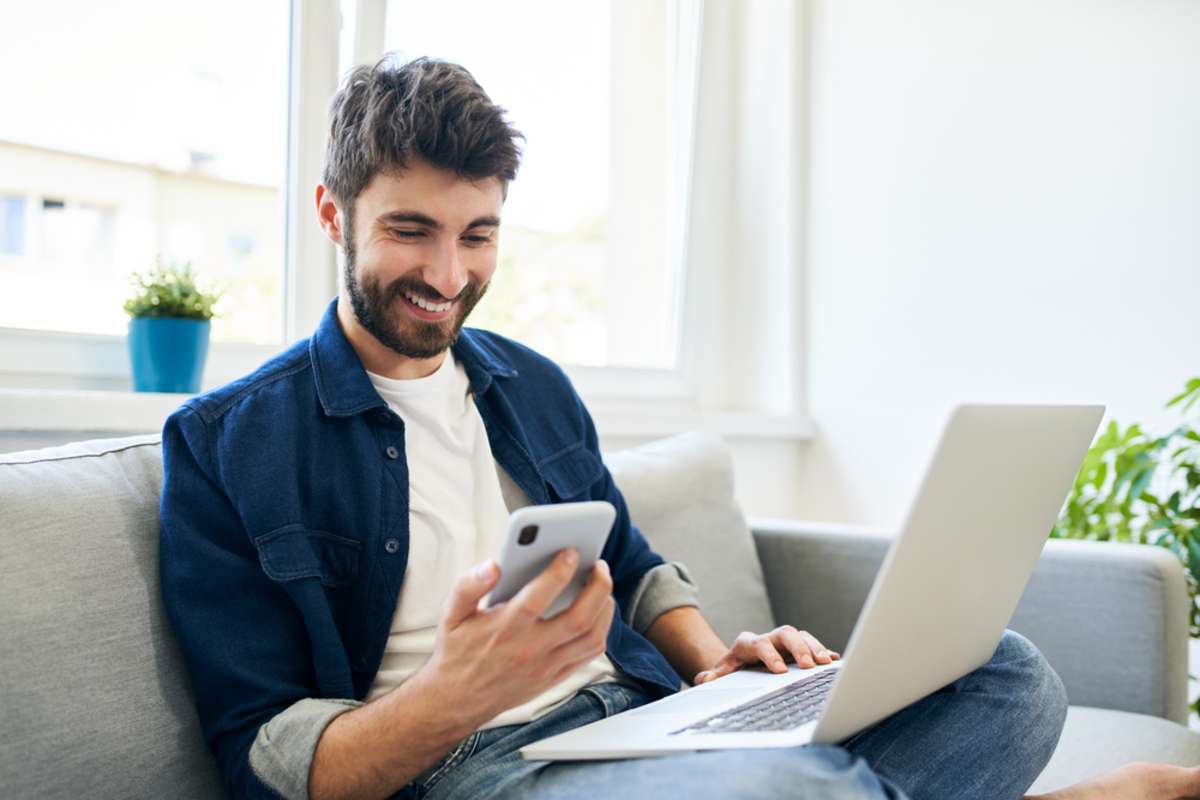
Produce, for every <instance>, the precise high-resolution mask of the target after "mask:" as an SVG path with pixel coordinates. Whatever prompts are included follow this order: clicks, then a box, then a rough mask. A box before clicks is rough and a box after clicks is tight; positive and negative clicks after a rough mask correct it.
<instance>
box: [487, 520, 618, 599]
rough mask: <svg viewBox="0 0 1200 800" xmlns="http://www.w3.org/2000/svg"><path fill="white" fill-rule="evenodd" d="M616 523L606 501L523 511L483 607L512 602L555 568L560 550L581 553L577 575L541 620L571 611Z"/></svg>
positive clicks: (512, 522)
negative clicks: (537, 578) (546, 570)
mask: <svg viewBox="0 0 1200 800" xmlns="http://www.w3.org/2000/svg"><path fill="white" fill-rule="evenodd" d="M616 518H617V510H616V509H615V508H613V505H612V503H609V502H607V501H605V500H592V501H588V502H586V503H554V504H552V505H545V506H527V507H525V508H518V509H517V510H516V511H514V512H513V513H512V514H511V515H510V516H509V518H508V533H507V535H506V536H505V537H504V546H503V548H502V549H501V551H500V582H499V583H497V584H496V587H495V588H494V589H492V591H490V592H488V594H487V597H485V598H484V604H485V605H489V606H491V605H495V604H497V603H503V602H504V601H506V600H510V599H512V597H513V596H514V595H515V594H516V593H517V592H519V591H521V587H523V586H524V585H525V584H527V583H529V582H530V581H531V580H533V579H534V578H536V577H537V576H538V575H540V574H541V572H542V570H544V569H546V567H548V566H550V562H551V561H553V560H554V556H555V555H557V554H558V551H559V550H562V549H563V548H566V547H573V548H575V549H576V550H577V551H578V552H579V564H578V565H577V566H576V567H575V575H574V576H573V577H572V578H571V582H570V583H569V584H568V585H567V588H566V589H564V590H563V591H562V593H561V594H560V595H559V596H558V597H556V598H555V599H554V602H553V603H551V604H550V607H549V608H548V609H546V613H544V614H542V619H550V618H551V617H553V616H554V615H556V614H559V613H561V612H562V611H564V610H566V609H567V608H568V607H569V606H570V605H571V603H573V602H575V598H576V597H578V596H579V593H580V592H581V591H583V587H584V586H585V585H586V584H587V580H588V575H590V574H591V571H592V567H593V566H594V565H595V563H596V561H598V560H599V558H600V552H601V551H602V550H603V549H604V542H605V541H606V540H607V539H608V534H609V532H610V531H611V530H612V526H613V520H615V519H616Z"/></svg>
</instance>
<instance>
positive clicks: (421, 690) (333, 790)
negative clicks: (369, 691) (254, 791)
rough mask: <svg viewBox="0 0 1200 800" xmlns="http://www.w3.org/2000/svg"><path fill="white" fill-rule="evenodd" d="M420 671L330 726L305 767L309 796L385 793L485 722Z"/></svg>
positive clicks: (325, 798)
mask: <svg viewBox="0 0 1200 800" xmlns="http://www.w3.org/2000/svg"><path fill="white" fill-rule="evenodd" d="M461 708H462V704H461V703H457V702H455V698H454V697H453V695H452V692H451V691H449V687H446V686H444V685H442V683H441V682H439V681H438V680H437V679H436V676H433V675H430V674H428V673H426V672H425V671H424V670H422V671H419V672H417V673H416V674H415V675H413V676H412V677H411V678H409V679H408V680H407V681H405V682H404V683H402V684H401V685H400V686H398V687H397V688H396V689H394V690H393V691H391V692H389V693H388V694H386V695H384V696H383V697H381V698H379V699H378V700H375V701H374V702H371V703H367V704H366V705H364V706H361V707H360V708H356V709H355V710H353V711H348V712H346V713H344V714H341V715H340V716H338V717H337V718H335V719H334V720H333V722H331V723H330V724H329V727H327V728H326V729H325V732H324V733H323V734H322V735H321V738H320V740H319V741H318V742H317V749H316V752H315V753H314V755H313V760H312V766H311V769H310V771H309V779H308V783H309V797H310V798H313V800H330V799H331V798H343V797H354V798H365V797H389V796H391V795H392V794H394V793H395V792H397V791H399V789H400V788H401V787H403V786H405V785H406V784H408V783H409V782H411V781H412V780H413V779H414V778H416V777H417V776H418V775H420V774H421V773H422V772H424V771H425V770H427V769H429V767H431V766H433V765H434V764H435V763H437V761H438V759H440V758H442V757H443V756H444V755H445V754H446V753H448V752H449V751H450V748H452V747H453V746H454V745H455V744H456V743H457V742H458V741H460V740H461V739H463V738H464V737H466V736H468V735H470V733H471V732H472V731H474V730H475V729H476V728H477V727H478V726H479V724H481V723H482V722H483V721H484V720H475V719H473V718H471V717H469V716H466V715H464V714H462V713H455V712H456V710H459V709H461Z"/></svg>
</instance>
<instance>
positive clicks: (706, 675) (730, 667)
mask: <svg viewBox="0 0 1200 800" xmlns="http://www.w3.org/2000/svg"><path fill="white" fill-rule="evenodd" d="M743 663H744V662H743V661H742V660H741V659H739V658H737V657H736V656H733V655H732V654H731V653H727V654H726V655H725V657H724V658H722V659H721V660H720V661H718V662H717V664H716V666H714V667H712V668H711V669H706V670H704V671H703V672H698V673H696V677H695V679H693V680H692V685H693V686H695V685H696V684H697V682H699V683H708V682H709V681H713V680H716V679H717V678H720V677H723V676H725V675H728V674H729V673H731V672H737V671H738V670H739V669H741V668H742V666H743ZM701 676H703V677H701Z"/></svg>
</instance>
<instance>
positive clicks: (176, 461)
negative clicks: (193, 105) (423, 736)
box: [160, 301, 680, 797]
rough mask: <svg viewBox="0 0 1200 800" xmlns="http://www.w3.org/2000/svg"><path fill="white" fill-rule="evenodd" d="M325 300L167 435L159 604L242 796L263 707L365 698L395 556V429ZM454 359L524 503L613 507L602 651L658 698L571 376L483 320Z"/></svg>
mask: <svg viewBox="0 0 1200 800" xmlns="http://www.w3.org/2000/svg"><path fill="white" fill-rule="evenodd" d="M335 308H336V301H335V303H334V304H331V305H330V307H329V309H328V311H327V312H326V314H325V316H324V318H323V319H322V321H321V323H320V325H319V327H318V329H317V331H316V333H315V334H314V335H313V336H312V337H311V338H310V339H308V340H304V341H301V342H298V343H297V344H295V345H294V346H292V347H291V348H289V349H288V350H286V351H285V352H283V353H282V354H280V355H279V356H277V357H275V358H274V359H272V360H271V361H269V362H268V363H266V364H265V365H263V366H262V367H261V368H259V369H258V370H257V371H256V372H254V373H253V374H251V375H249V376H247V377H245V378H242V379H240V380H237V381H235V382H233V383H231V384H229V385H227V386H224V387H222V388H220V389H217V390H215V391H213V392H210V393H208V394H205V395H203V396H200V397H197V398H194V399H192V400H189V401H188V402H187V403H185V404H184V405H183V406H182V407H181V408H179V409H178V410H177V411H176V412H175V413H174V414H172V415H171V417H170V418H169V419H168V420H167V423H166V426H165V428H164V431H163V456H164V470H165V473H164V485H163V494H162V504H161V509H160V511H161V525H162V537H161V550H160V571H161V580H162V592H163V598H164V601H165V604H166V610H167V614H168V617H169V619H170V621H171V624H172V625H173V627H174V629H175V632H176V634H177V637H178V639H179V641H180V643H181V645H182V648H183V652H184V656H185V659H186V661H187V663H188V667H189V671H190V673H191V679H192V689H193V693H194V696H195V700H196V705H197V708H198V711H199V715H200V721H201V724H202V726H203V729H204V734H205V736H206V738H207V740H208V743H209V746H210V748H212V750H213V751H214V753H215V754H216V756H217V759H218V762H219V764H220V767H221V769H222V771H223V773H224V775H225V777H226V780H227V781H228V783H229V785H230V788H231V790H232V791H233V793H234V795H235V796H239V797H273V796H275V794H274V792H272V791H271V790H270V788H269V787H267V786H266V785H265V784H264V783H263V782H262V781H261V780H260V779H259V778H258V777H257V776H256V775H255V772H254V770H253V769H251V768H250V766H249V764H248V753H249V750H250V748H251V745H252V743H253V742H254V739H255V736H256V734H257V732H258V730H259V728H260V727H261V726H262V725H263V724H264V723H266V722H267V721H269V720H270V719H271V718H272V717H273V716H274V715H276V714H278V713H279V712H281V711H283V710H284V709H286V708H288V707H289V706H291V705H292V704H293V703H296V702H297V701H300V700H302V699H304V698H352V699H355V700H362V699H364V698H365V696H366V694H367V691H368V689H369V687H370V685H371V682H372V680H373V679H374V677H375V673H376V671H377V670H378V668H379V663H380V660H381V659H382V657H383V649H384V645H385V643H386V641H387V638H388V633H389V628H390V625H391V621H392V617H393V614H394V613H395V610H396V602H397V598H398V597H399V594H400V585H401V583H402V581H403V578H404V571H405V567H406V565H407V562H408V524H409V515H408V473H407V464H406V459H405V447H404V422H403V420H402V419H401V418H400V417H398V416H397V415H396V414H395V413H393V412H392V411H391V410H390V409H389V408H388V406H387V404H386V403H385V402H384V401H383V399H382V398H380V396H379V395H378V394H377V393H376V391H375V389H374V387H372V385H371V382H370V380H369V378H368V377H367V374H366V371H365V370H364V369H363V366H362V364H361V362H360V361H359V359H358V356H357V354H356V353H355V352H354V350H353V348H352V347H351V346H350V343H349V342H348V341H347V339H346V337H345V335H344V334H343V333H342V330H341V326H340V324H339V323H338V319H337V315H336V311H335ZM453 351H454V355H455V357H456V358H457V359H458V360H459V361H460V362H461V363H462V365H463V367H464V368H465V370H466V373H467V376H468V378H469V380H470V384H471V389H472V392H473V395H474V399H475V403H476V405H477V407H478V408H479V413H480V416H481V417H482V418H483V423H484V426H485V428H486V430H487V435H488V441H489V443H490V445H491V449H492V454H493V456H494V458H495V459H496V461H497V463H498V464H499V465H500V466H501V467H503V469H504V470H505V471H506V472H507V473H508V475H509V476H511V477H512V479H513V481H514V482H515V483H516V484H517V485H518V486H519V487H520V488H521V489H522V490H523V491H524V492H525V493H526V494H527V495H528V496H529V498H530V499H532V500H533V502H534V503H538V504H542V503H558V502H566V501H575V500H607V501H609V502H610V503H612V504H613V505H614V506H615V507H616V509H617V518H616V523H615V525H614V527H613V530H612V532H611V534H610V535H609V538H608V541H607V543H606V545H605V547H604V551H603V557H604V558H605V559H606V560H607V561H608V563H609V564H610V566H611V570H612V576H613V595H614V598H615V599H616V602H617V607H618V608H617V611H616V613H615V615H614V618H613V622H612V627H611V629H610V631H609V634H608V649H607V654H608V656H609V658H610V659H611V660H612V661H613V663H614V664H615V665H616V666H617V668H618V669H619V670H621V671H622V672H623V673H625V674H626V675H629V676H632V677H634V678H636V679H639V680H640V681H642V682H644V684H646V685H647V686H648V687H649V688H651V690H652V691H654V692H656V693H658V694H662V695H665V694H668V693H670V692H672V691H674V690H675V689H677V688H678V686H679V683H680V679H679V676H678V675H676V674H675V672H674V670H673V669H672V668H671V666H670V665H669V664H668V663H667V661H666V660H665V659H664V658H663V656H662V655H661V654H660V653H659V652H658V651H657V650H656V649H655V648H654V646H653V645H651V644H650V643H649V642H648V641H647V640H646V639H645V638H643V637H642V636H641V635H639V634H638V633H636V632H635V631H634V630H633V629H632V628H630V627H629V626H628V625H627V624H626V623H625V622H624V621H623V619H622V616H623V614H622V611H623V609H624V607H625V606H627V604H628V603H629V602H630V600H631V597H632V594H633V592H634V590H635V589H636V587H637V585H638V582H639V580H640V579H641V577H642V576H643V575H644V574H645V573H646V572H647V571H648V570H650V569H651V568H653V567H656V566H657V565H660V564H662V563H663V560H662V559H661V558H660V557H659V556H658V555H657V554H656V553H655V552H653V551H652V550H651V549H650V547H649V546H648V545H647V543H646V541H645V539H644V538H643V537H642V535H641V533H640V532H639V531H638V530H637V528H636V527H634V526H633V525H632V523H631V522H630V519H629V512H628V509H627V508H626V505H625V501H624V500H623V499H622V497H621V493H620V492H619V491H618V490H617V487H616V486H615V485H614V484H613V480H612V477H611V475H610V474H609V472H608V470H607V469H606V468H605V466H604V465H603V463H602V462H601V460H600V452H599V449H598V442H597V436H596V430H595V427H594V425H593V424H592V420H591V418H590V416H589V415H588V413H587V410H586V409H585V408H584V406H583V403H582V402H581V400H580V398H579V396H578V395H577V394H576V393H575V391H574V389H573V388H572V387H571V384H570V382H569V381H568V379H567V377H566V376H565V374H564V373H563V372H562V370H561V369H560V368H559V367H557V366H556V365H555V364H553V363H552V362H551V361H549V360H548V359H546V358H544V357H543V356H540V355H538V354H537V353H535V352H533V351H532V350H530V349H528V348H526V347H524V346H522V345H519V344H517V343H515V342H512V341H510V340H508V339H505V338H503V337H501V336H498V335H495V334H492V333H488V332H485V331H481V330H473V329H464V330H463V331H462V333H461V335H460V336H459V339H458V341H457V342H456V343H455V345H454V346H453ZM463 688H464V690H467V688H468V687H463Z"/></svg>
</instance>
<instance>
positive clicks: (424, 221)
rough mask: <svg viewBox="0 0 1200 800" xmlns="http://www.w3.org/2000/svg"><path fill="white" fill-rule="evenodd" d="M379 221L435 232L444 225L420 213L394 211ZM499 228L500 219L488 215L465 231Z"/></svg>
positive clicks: (476, 219) (468, 226)
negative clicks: (408, 223) (405, 224)
mask: <svg viewBox="0 0 1200 800" xmlns="http://www.w3.org/2000/svg"><path fill="white" fill-rule="evenodd" d="M378 221H379V222H388V223H397V222H412V223H414V224H417V225H423V226H425V227H426V228H432V229H433V230H441V228H442V223H440V222H438V221H437V220H436V219H434V218H433V217H431V216H429V215H428V214H422V213H421V212H420V211H392V212H390V213H387V214H382V215H380V216H379V219H378ZM499 226H500V218H499V217H497V216H492V215H486V216H482V217H476V218H475V219H473V220H471V221H470V222H469V223H468V224H467V227H466V228H464V229H463V230H470V229H471V228H482V227H491V228H497V227H499Z"/></svg>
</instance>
